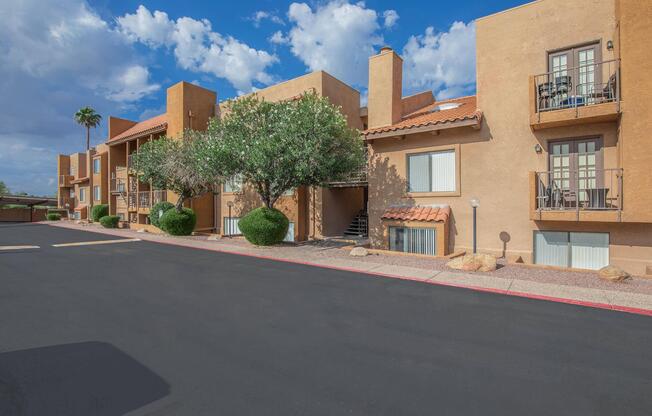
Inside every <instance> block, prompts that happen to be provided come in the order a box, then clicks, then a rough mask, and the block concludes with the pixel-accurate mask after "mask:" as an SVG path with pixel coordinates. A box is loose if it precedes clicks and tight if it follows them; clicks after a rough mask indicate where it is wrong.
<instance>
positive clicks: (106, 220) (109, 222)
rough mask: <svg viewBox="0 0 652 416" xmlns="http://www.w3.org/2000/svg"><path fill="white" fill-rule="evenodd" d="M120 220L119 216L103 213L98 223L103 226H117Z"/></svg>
mask: <svg viewBox="0 0 652 416" xmlns="http://www.w3.org/2000/svg"><path fill="white" fill-rule="evenodd" d="M119 222H120V217H118V216H117V215H105V216H103V217H102V218H100V224H102V227H104V228H118V223H119Z"/></svg>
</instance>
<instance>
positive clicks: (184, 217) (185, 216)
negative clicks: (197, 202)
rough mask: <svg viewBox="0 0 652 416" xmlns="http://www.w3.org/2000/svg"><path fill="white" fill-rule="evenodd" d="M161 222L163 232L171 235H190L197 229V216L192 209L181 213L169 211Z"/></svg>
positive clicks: (173, 210)
mask: <svg viewBox="0 0 652 416" xmlns="http://www.w3.org/2000/svg"><path fill="white" fill-rule="evenodd" d="M159 222H160V224H161V230H163V231H165V232H166V233H168V234H170V235H190V234H192V231H193V230H194V229H195V224H196V223H197V215H195V212H194V211H193V210H191V209H190V208H183V210H182V211H181V212H178V211H177V210H176V209H169V210H167V211H165V213H164V214H163V216H162V217H161V219H160V220H159Z"/></svg>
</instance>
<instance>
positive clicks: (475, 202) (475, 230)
mask: <svg viewBox="0 0 652 416" xmlns="http://www.w3.org/2000/svg"><path fill="white" fill-rule="evenodd" d="M469 203H470V204H471V206H472V207H473V254H475V253H477V251H478V239H477V236H478V228H477V210H478V207H479V206H480V200H479V199H478V198H477V197H473V198H471V201H469Z"/></svg>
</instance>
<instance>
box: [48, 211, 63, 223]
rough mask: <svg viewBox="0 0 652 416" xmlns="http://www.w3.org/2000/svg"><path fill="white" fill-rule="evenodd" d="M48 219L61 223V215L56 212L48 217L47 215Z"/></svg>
mask: <svg viewBox="0 0 652 416" xmlns="http://www.w3.org/2000/svg"><path fill="white" fill-rule="evenodd" d="M46 218H47V219H48V221H59V220H60V219H61V214H57V213H56V212H51V213H49V214H48V215H46Z"/></svg>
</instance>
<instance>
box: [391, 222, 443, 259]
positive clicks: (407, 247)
mask: <svg viewBox="0 0 652 416" xmlns="http://www.w3.org/2000/svg"><path fill="white" fill-rule="evenodd" d="M436 236H437V231H436V230H435V229H434V228H408V227H389V249H390V250H392V251H402V252H404V253H416V254H428V255H431V256H434V255H435V254H436V253H437V247H436V245H437V244H436V241H437V240H436Z"/></svg>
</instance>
